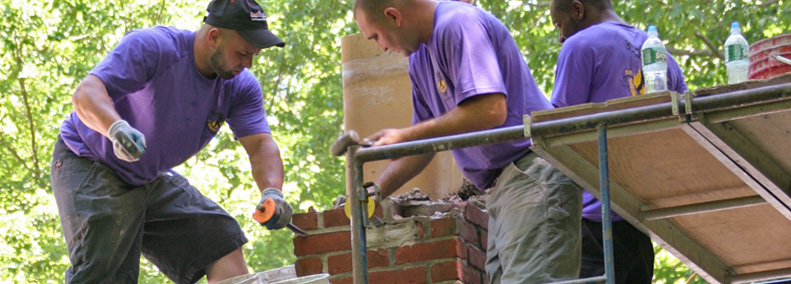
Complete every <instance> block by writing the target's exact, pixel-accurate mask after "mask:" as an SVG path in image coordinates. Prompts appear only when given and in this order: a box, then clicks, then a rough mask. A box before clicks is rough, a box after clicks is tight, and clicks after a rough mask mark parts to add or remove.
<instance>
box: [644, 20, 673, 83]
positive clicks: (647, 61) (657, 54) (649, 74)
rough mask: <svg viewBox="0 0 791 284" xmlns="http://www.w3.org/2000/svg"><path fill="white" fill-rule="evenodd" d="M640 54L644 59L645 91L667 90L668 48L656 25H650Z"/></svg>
mask: <svg viewBox="0 0 791 284" xmlns="http://www.w3.org/2000/svg"><path fill="white" fill-rule="evenodd" d="M640 56H641V57H642V59H643V78H644V82H645V93H646V94H650V93H656V92H662V91H666V90H667V49H666V48H665V44H663V43H662V40H661V39H659V33H658V32H657V31H656V26H653V25H652V26H648V39H647V40H645V42H644V43H643V47H642V48H640Z"/></svg>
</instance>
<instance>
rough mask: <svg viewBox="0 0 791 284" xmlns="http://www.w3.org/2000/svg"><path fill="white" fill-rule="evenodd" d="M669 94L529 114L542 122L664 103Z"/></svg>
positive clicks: (668, 99) (618, 99) (534, 120)
mask: <svg viewBox="0 0 791 284" xmlns="http://www.w3.org/2000/svg"><path fill="white" fill-rule="evenodd" d="M670 94H671V92H669V91H666V92H661V93H656V94H650V95H642V96H635V97H623V98H617V99H612V100H608V101H606V102H603V103H585V104H579V105H573V106H567V107H562V108H557V109H552V110H544V111H537V112H533V113H531V114H530V117H531V119H532V120H533V122H543V121H550V120H555V119H559V118H566V117H572V116H580V115H586V114H594V113H600V112H606V111H613V110H621V109H627V108H633V107H639V106H647V105H652V104H659V103H666V102H670Z"/></svg>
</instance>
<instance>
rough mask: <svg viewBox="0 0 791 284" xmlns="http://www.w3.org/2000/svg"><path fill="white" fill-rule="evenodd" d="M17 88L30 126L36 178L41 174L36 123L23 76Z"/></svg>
mask: <svg viewBox="0 0 791 284" xmlns="http://www.w3.org/2000/svg"><path fill="white" fill-rule="evenodd" d="M17 81H18V82H19V88H20V89H21V91H22V101H23V102H24V104H25V112H27V121H28V127H30V145H31V149H32V151H33V169H35V171H34V172H33V174H34V175H35V177H36V180H38V178H39V177H40V176H41V168H39V165H38V147H37V146H36V125H35V123H33V113H32V112H31V110H30V102H29V101H28V94H27V89H26V88H25V78H19V80H17Z"/></svg>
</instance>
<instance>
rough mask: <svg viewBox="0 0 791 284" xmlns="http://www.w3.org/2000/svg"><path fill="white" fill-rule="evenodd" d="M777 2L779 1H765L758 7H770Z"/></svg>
mask: <svg viewBox="0 0 791 284" xmlns="http://www.w3.org/2000/svg"><path fill="white" fill-rule="evenodd" d="M777 2H778V0H765V1H763V2H761V4H758V7H766V6H769V5H772V4H776V3H777Z"/></svg>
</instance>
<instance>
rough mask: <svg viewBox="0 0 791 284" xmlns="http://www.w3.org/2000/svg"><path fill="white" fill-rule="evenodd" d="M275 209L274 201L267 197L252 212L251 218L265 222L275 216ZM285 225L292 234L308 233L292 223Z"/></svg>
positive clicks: (302, 235)
mask: <svg viewBox="0 0 791 284" xmlns="http://www.w3.org/2000/svg"><path fill="white" fill-rule="evenodd" d="M275 211H276V208H275V201H274V200H272V198H267V199H266V200H264V202H263V203H262V204H261V208H260V209H257V210H255V212H253V219H254V220H255V221H256V222H258V223H259V224H264V223H266V222H269V220H271V219H272V217H273V216H275ZM286 227H287V228H288V229H289V230H291V231H292V232H294V234H296V235H297V236H300V237H307V236H308V234H307V233H305V231H303V230H302V229H300V228H299V227H297V226H295V225H294V224H291V223H288V224H287V225H286Z"/></svg>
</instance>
